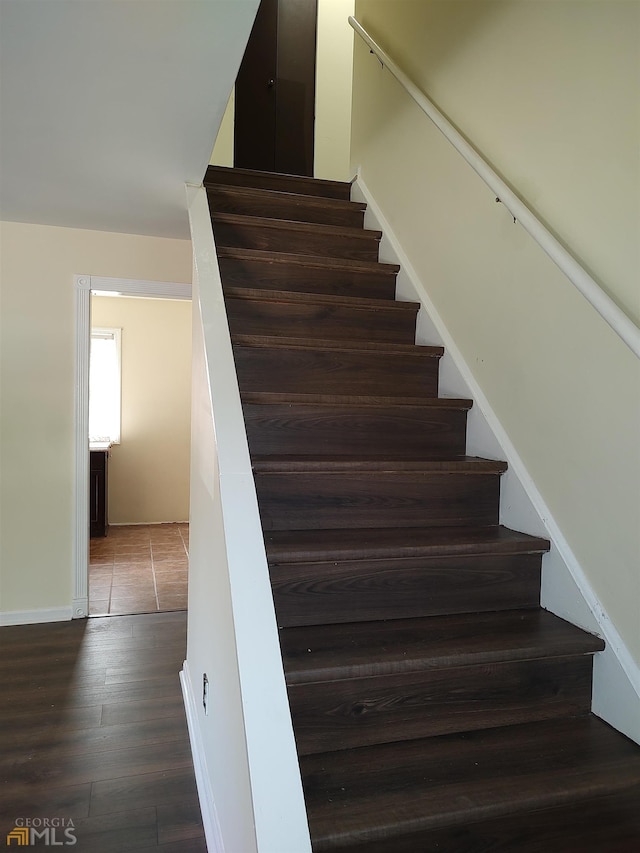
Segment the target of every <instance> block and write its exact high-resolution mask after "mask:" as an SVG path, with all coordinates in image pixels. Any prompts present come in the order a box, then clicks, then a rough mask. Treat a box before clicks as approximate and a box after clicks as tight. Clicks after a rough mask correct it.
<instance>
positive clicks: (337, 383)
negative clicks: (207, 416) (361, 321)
mask: <svg viewBox="0 0 640 853" xmlns="http://www.w3.org/2000/svg"><path fill="white" fill-rule="evenodd" d="M234 355H235V361H236V369H237V373H238V381H239V384H240V390H241V391H243V392H248V391H277V392H279V393H298V394H354V395H366V394H373V395H381V396H390V397H393V396H400V397H403V396H405V397H417V396H425V397H436V396H437V394H438V359H437V358H416V357H413V356H409V355H389V354H387V353H376V352H374V351H371V352H363V353H358V352H340V351H338V350H335V351H330V350H325V351H314V350H303V349H300V350H286V349H268V348H264V347H245V346H234Z"/></svg>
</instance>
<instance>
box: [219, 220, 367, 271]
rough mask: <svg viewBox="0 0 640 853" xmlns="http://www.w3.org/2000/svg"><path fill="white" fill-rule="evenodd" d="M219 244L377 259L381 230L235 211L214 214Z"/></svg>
mask: <svg viewBox="0 0 640 853" xmlns="http://www.w3.org/2000/svg"><path fill="white" fill-rule="evenodd" d="M211 219H212V222H213V233H214V236H215V240H216V245H218V246H231V247H236V248H245V249H258V250H264V251H269V252H278V251H280V252H294V253H299V254H303V255H319V256H321V257H330V258H348V259H351V260H361V261H377V259H378V244H379V242H380V237H381V234H380V232H379V231H365V230H363V229H361V228H348V227H347V226H334V225H315V224H314V225H311V224H309V223H306V222H288V221H284V220H280V219H267V218H264V217H257V216H240V215H238V214H235V213H216V212H215V211H214V212H213V213H212V214H211Z"/></svg>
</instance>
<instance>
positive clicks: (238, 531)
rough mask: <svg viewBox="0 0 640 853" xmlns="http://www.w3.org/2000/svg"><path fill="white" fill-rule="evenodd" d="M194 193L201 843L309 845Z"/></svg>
mask: <svg viewBox="0 0 640 853" xmlns="http://www.w3.org/2000/svg"><path fill="white" fill-rule="evenodd" d="M190 199H191V203H190V216H191V226H192V234H193V245H194V259H195V274H194V284H193V300H192V301H193V353H194V373H193V393H192V400H193V414H192V442H191V447H192V466H191V526H190V551H189V623H188V637H187V660H186V661H185V665H184V670H183V676H182V681H183V687H184V692H185V698H186V704H187V709H188V720H189V729H190V735H191V739H192V744H193V746H194V759H195V761H196V775H197V780H198V792H199V796H200V803H201V807H202V811H203V818H204V822H205V827H206V828H207V843H208V845H209V849H215V850H222V849H224V850H227V851H229V853H232V852H233V853H235V851H237V853H240V851H242V853H252V851H258V850H259V851H261V853H310V850H311V846H310V841H309V832H308V828H307V817H306V810H305V806H304V800H303V796H302V784H301V780H300V771H299V767H298V759H297V754H296V748H295V742H294V738H293V728H292V724H291V715H290V711H289V704H288V700H287V692H286V686H285V681H284V673H283V669H282V658H281V654H280V645H279V642H278V631H277V626H276V620H275V612H274V608H273V597H272V593H271V584H270V580H269V571H268V567H267V561H266V556H265V551H264V543H263V538H262V528H261V526H260V517H259V514H258V503H257V498H256V492H255V485H254V480H253V474H252V471H251V463H250V459H249V450H248V447H247V439H246V433H245V430H244V422H243V417H242V406H241V403H240V394H239V391H238V385H237V380H236V377H235V367H234V361H233V352H232V348H231V340H230V337H229V329H228V325H227V318H226V311H225V307H224V299H223V296H222V284H221V282H220V275H219V272H218V267H217V261H216V259H215V247H214V244H213V235H212V230H211V218H210V215H209V209H208V206H207V202H206V195H205V192H204V190H202V189H200V190H195V189H193V190H191V191H190ZM205 673H206V674H207V677H208V679H209V683H210V685H211V687H210V700H209V701H210V704H209V713H208V714H205V712H204V709H203V706H202V701H201V697H202V692H201V691H202V680H203V674H205Z"/></svg>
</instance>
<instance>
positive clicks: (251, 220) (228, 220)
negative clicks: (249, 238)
mask: <svg viewBox="0 0 640 853" xmlns="http://www.w3.org/2000/svg"><path fill="white" fill-rule="evenodd" d="M211 219H212V220H213V222H214V224H215V223H216V222H219V223H225V224H227V225H237V226H239V227H242V226H243V225H246V226H251V227H255V228H269V229H273V230H276V231H283V230H284V231H296V232H298V233H301V234H312V235H314V236H318V235H321V236H327V237H338V238H340V237H350V238H353V239H355V240H375V241H379V240H380V239H381V238H382V231H372V230H367V229H364V228H352V227H350V226H348V225H322V224H319V223H317V222H299V221H297V220H295V219H271V218H269V217H266V216H247V215H245V214H242V213H219V212H218V211H216V210H214V211H212V212H211Z"/></svg>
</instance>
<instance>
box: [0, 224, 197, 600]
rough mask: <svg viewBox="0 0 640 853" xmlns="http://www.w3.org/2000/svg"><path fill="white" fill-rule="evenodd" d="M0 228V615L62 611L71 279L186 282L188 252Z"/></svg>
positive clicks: (67, 531)
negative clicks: (82, 276) (80, 276)
mask: <svg viewBox="0 0 640 853" xmlns="http://www.w3.org/2000/svg"><path fill="white" fill-rule="evenodd" d="M0 228H1V230H0V248H1V253H0V260H1V267H0V281H1V284H2V312H1V318H0V321H1V324H2V325H1V333H2V338H1V344H2V358H1V367H0V369H1V374H0V377H1V391H2V435H1V443H0V464H1V466H2V477H1V490H2V491H1V498H2V513H1V524H2V529H1V544H2V561H1V568H0V572H1V577H2V586H1V594H2V599H1V601H0V610H2V611H23V610H34V609H39V608H57V607H66V606H70V604H71V599H72V573H73V563H72V520H73V512H74V507H73V471H74V458H73V418H74V374H73V371H74V334H75V333H74V282H73V275H74V274H76V273H85V274H92V275H102V276H114V277H119V278H139V279H151V280H160V281H183V282H189V281H190V280H191V244H190V242H189V241H187V240H169V239H161V238H155V237H140V236H134V235H126V234H115V233H106V232H99V231H88V230H80V229H73V228H55V227H50V226H42V225H24V224H20V223H11V222H4V223H2V224H1V226H0Z"/></svg>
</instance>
